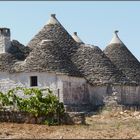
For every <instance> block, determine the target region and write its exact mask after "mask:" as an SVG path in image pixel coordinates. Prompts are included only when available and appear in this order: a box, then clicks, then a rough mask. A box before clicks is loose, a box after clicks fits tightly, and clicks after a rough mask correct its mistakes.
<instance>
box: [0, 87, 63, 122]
mask: <svg viewBox="0 0 140 140" xmlns="http://www.w3.org/2000/svg"><path fill="white" fill-rule="evenodd" d="M19 93H23V96H24V97H21V96H19V95H18V94H19ZM0 106H1V109H2V110H5V109H6V108H7V107H9V108H10V110H16V111H25V112H28V113H30V114H32V115H33V116H34V117H36V118H37V117H39V116H46V121H45V123H46V124H48V125H51V124H54V123H59V122H60V121H59V120H60V119H59V118H60V117H61V116H63V115H64V105H63V103H62V102H59V100H58V98H57V97H56V96H55V95H54V94H53V92H52V91H51V90H50V89H49V88H46V89H38V88H23V87H17V88H13V89H11V90H9V91H8V92H7V93H5V94H4V93H2V92H0ZM56 118H57V119H56Z"/></svg>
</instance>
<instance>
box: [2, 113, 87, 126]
mask: <svg viewBox="0 0 140 140" xmlns="http://www.w3.org/2000/svg"><path fill="white" fill-rule="evenodd" d="M46 118H47V117H46V116H40V117H34V116H33V115H31V114H29V113H26V112H18V111H0V122H13V123H30V124H43V123H44V121H45V120H46ZM56 119H59V121H60V124H84V123H85V114H84V113H80V112H77V113H76V112H67V113H65V114H64V116H63V117H61V118H56Z"/></svg>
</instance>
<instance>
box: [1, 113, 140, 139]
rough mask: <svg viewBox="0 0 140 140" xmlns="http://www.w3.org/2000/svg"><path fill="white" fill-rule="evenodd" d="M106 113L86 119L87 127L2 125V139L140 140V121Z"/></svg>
mask: <svg viewBox="0 0 140 140" xmlns="http://www.w3.org/2000/svg"><path fill="white" fill-rule="evenodd" d="M124 118H125V117H123V118H122V117H119V116H117V115H115V113H114V112H113V113H109V112H107V111H104V112H103V113H102V114H98V115H92V116H90V117H87V118H86V122H87V125H61V126H46V125H33V124H16V123H0V138H11V139H14V138H18V139H23V138H24V139H25V138H28V139H38V138H40V139H47V138H53V139H54V138H57V139H62V138H64V139H67V138H69V139H79V138H80V139H85V138H86V139H113V138H115V139H134V138H135V139H136V138H137V139H140V133H139V132H140V119H136V118H132V117H127V119H124Z"/></svg>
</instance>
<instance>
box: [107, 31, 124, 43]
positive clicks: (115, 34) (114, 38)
mask: <svg viewBox="0 0 140 140" xmlns="http://www.w3.org/2000/svg"><path fill="white" fill-rule="evenodd" d="M118 32H119V31H118V30H115V31H114V33H113V38H112V40H111V41H110V43H109V44H113V43H119V44H123V42H122V41H121V40H120V38H119V36H118V34H117V33H118Z"/></svg>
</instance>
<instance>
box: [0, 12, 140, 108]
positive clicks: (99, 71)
mask: <svg viewBox="0 0 140 140" xmlns="http://www.w3.org/2000/svg"><path fill="white" fill-rule="evenodd" d="M139 81H140V63H139V61H138V60H137V59H136V58H135V57H134V56H133V55H132V53H131V52H130V51H129V50H128V49H127V47H126V46H125V45H124V44H123V42H122V41H121V40H120V39H119V37H118V35H117V32H115V34H114V37H113V39H112V41H111V42H110V43H109V45H108V46H107V47H106V49H105V50H104V51H102V50H101V49H100V48H99V47H98V46H94V45H89V44H86V43H84V42H83V41H82V40H81V39H80V38H79V37H78V36H77V33H76V32H74V34H73V35H72V36H71V35H70V34H69V33H68V32H67V31H66V29H65V28H64V27H63V26H62V25H61V23H60V22H59V21H58V20H57V18H56V17H55V14H52V15H51V17H50V19H49V21H48V22H47V24H46V25H45V26H44V27H43V28H42V29H41V30H40V31H39V32H38V33H37V34H36V35H35V36H34V37H33V38H32V39H31V40H30V42H29V43H28V45H27V46H24V45H22V44H21V43H19V42H18V41H16V40H13V41H11V39H10V29H8V28H0V90H1V91H7V90H8V89H11V88H14V87H17V86H22V87H27V88H30V87H38V88H46V87H49V88H50V89H52V90H53V92H54V94H56V95H57V96H58V98H59V100H60V101H62V102H63V103H64V105H65V107H67V108H77V109H80V108H84V107H89V106H90V107H91V106H99V105H103V104H104V102H103V99H104V97H105V96H107V95H112V94H113V93H114V92H115V93H116V96H117V97H118V103H121V104H130V105H133V104H140V95H139V94H140V86H139V83H140V82H139Z"/></svg>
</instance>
